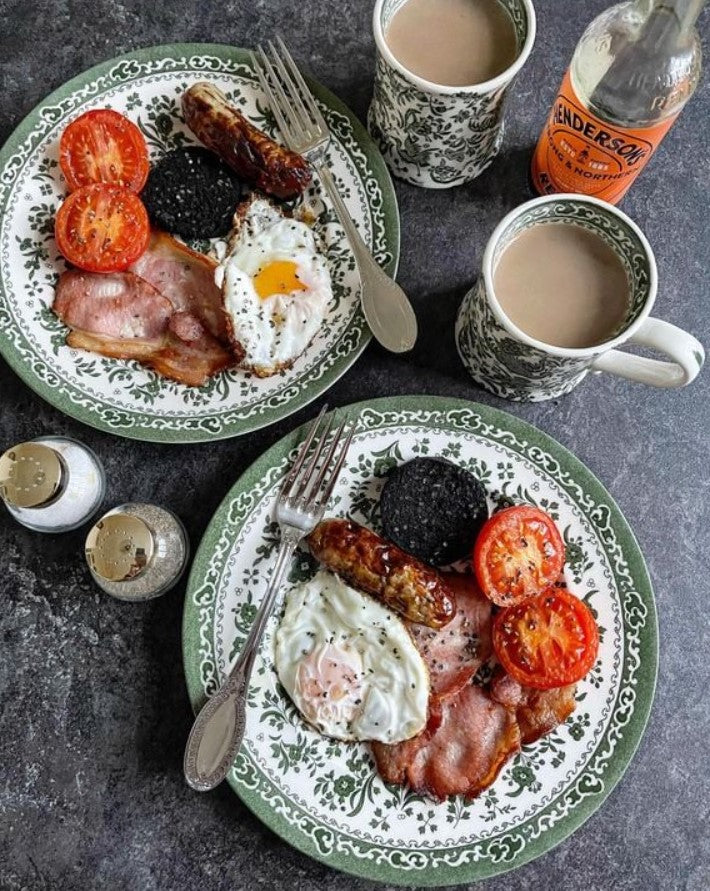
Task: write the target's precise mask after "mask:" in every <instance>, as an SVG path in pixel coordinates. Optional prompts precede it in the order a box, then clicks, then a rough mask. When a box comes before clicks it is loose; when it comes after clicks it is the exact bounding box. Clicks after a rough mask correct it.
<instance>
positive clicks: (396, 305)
mask: <svg viewBox="0 0 710 891" xmlns="http://www.w3.org/2000/svg"><path fill="white" fill-rule="evenodd" d="M276 41H277V43H278V49H277V48H276V46H274V43H273V42H272V41H271V40H270V41H269V44H268V45H269V52H270V55H271V58H269V56H267V54H266V52H265V51H264V48H263V47H261V46H259V47H257V53H258V56H259V58H258V59H257V57H256V55H255V54H254V53H252V54H251V59H252V64H253V65H254V68H255V70H256V73H257V75H258V77H259V81H260V83H261V86H262V88H263V89H264V92H265V93H266V95H267V96H268V97H269V102H270V103H271V108H272V110H273V112H274V116H275V117H276V121H277V123H278V125H279V129H280V130H281V133H282V135H283V137H284V139H285V140H286V143H287V145H288V147H289V148H290V149H291V150H292V151H294V152H298V154H299V155H303V157H304V158H305V159H306V160H307V161H308V162H309V164H310V165H311V166H312V167H313V169H314V170H315V171H316V173H317V174H318V176H319V178H320V180H321V182H322V183H323V185H324V186H325V190H326V192H327V193H328V195H329V196H330V200H331V201H332V202H333V206H334V207H335V211H336V213H337V214H338V219H339V220H340V222H341V224H342V226H343V228H344V229H345V232H346V234H347V237H348V241H349V242H350V247H351V248H352V252H353V254H354V255H355V262H356V263H357V269H358V272H359V274H360V282H361V285H362V287H361V297H360V300H361V303H362V311H363V313H364V314H365V319H366V320H367V324H368V325H369V326H370V330H371V331H372V333H373V334H374V335H375V337H376V338H377V340H378V341H379V342H380V343H381V344H382V346H383V347H385V348H386V349H388V350H391V351H392V352H393V353H403V352H406V351H407V350H411V349H412V347H413V346H414V344H415V342H416V339H417V318H416V316H415V315H414V310H413V309H412V305H411V303H410V302H409V300H408V298H407V295H406V294H405V293H404V291H403V290H402V289H401V288H400V287H399V285H398V284H396V283H395V282H394V281H392V279H391V278H390V277H389V276H388V275H387V273H386V272H385V271H384V270H383V269H382V268H381V267H380V266H379V264H378V263H377V261H376V260H375V258H374V257H373V256H372V254H371V253H370V250H369V248H368V247H367V245H366V244H365V242H364V241H363V240H362V238H361V237H360V233H359V232H358V230H357V227H356V226H355V223H354V222H353V219H352V217H351V216H350V212H349V211H348V209H347V207H346V206H345V202H344V201H343V199H342V197H341V196H340V193H339V191H338V187H337V186H336V184H335V180H334V179H333V174H332V173H331V172H330V167H329V166H328V162H327V160H326V157H327V151H328V145H329V144H330V138H331V137H330V131H329V129H328V125H327V124H326V122H325V120H324V119H323V115H322V114H321V113H320V110H319V108H318V106H317V104H316V101H315V99H314V98H313V95H312V93H311V91H310V90H309V88H308V85H307V84H306V82H305V80H304V79H303V77H302V76H301V72H300V71H299V70H298V67H297V66H296V63H295V62H294V61H293V58H292V57H291V53H289V51H288V50H287V49H286V45H285V44H284V42H283V40H282V39H281V38H280V37H277V38H276Z"/></svg>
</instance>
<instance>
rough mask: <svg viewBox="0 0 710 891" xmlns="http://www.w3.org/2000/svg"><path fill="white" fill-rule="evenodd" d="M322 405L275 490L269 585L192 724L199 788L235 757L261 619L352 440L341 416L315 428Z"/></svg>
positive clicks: (193, 771)
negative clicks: (275, 535) (277, 538)
mask: <svg viewBox="0 0 710 891" xmlns="http://www.w3.org/2000/svg"><path fill="white" fill-rule="evenodd" d="M325 411H326V408H325V407H324V408H323V409H322V411H321V412H320V414H319V415H318V417H317V418H316V419H315V421H314V422H313V423H312V424H311V427H310V429H309V431H308V433H307V435H306V439H305V440H304V442H303V444H302V446H301V448H300V450H299V452H298V455H297V456H296V460H295V462H294V464H293V467H292V468H291V470H290V472H289V473H288V474H287V476H286V479H285V481H284V483H283V485H282V486H281V489H280V491H279V495H278V498H277V500H276V509H275V511H274V519H275V520H276V522H277V523H278V526H279V532H280V534H281V542H280V544H279V551H278V554H277V557H276V563H275V564H274V568H273V571H272V575H271V580H270V582H269V587H268V588H267V590H266V593H265V594H264V598H263V600H262V602H261V605H260V606H259V610H258V612H257V614H256V617H255V619H254V623H253V625H252V627H251V630H250V632H249V636H248V637H247V640H246V642H245V644H244V646H243V647H242V650H241V652H240V653H239V656H238V657H237V661H236V662H235V664H234V666H233V668H232V669H231V671H230V672H229V675H228V677H227V680H226V681H225V682H224V683H223V684H222V686H221V687H220V688H219V690H218V691H217V692H216V693H215V694H214V695H213V696H212V698H211V699H208V700H207V702H206V703H205V705H204V706H203V707H202V710H201V712H200V713H199V715H198V716H197V718H196V719H195V723H194V724H193V725H192V730H191V731H190V736H189V738H188V740H187V746H186V747H185V759H184V763H183V769H184V773H185V779H186V780H187V782H188V785H190V786H192V788H193V789H196V790H197V791H198V792H206V791H208V790H209V789H214V787H215V786H217V785H218V784H219V783H221V782H222V780H223V779H224V778H225V777H226V776H227V774H228V773H229V770H230V768H231V766H232V763H233V762H234V758H235V757H236V754H237V751H238V750H239V746H240V745H241V742H242V739H243V738H244V730H245V727H246V708H247V693H248V691H249V681H250V678H251V673H252V669H253V667H254V661H255V659H256V654H257V652H258V649H259V644H260V643H261V638H262V636H263V634H264V629H265V628H266V623H267V621H268V619H269V616H270V615H271V613H272V611H273V608H274V604H275V603H276V598H277V595H278V593H279V591H280V590H281V587H282V584H283V580H284V577H285V575H286V570H287V569H288V566H289V562H290V560H291V557H292V556H293V553H294V551H295V550H296V547H297V545H298V543H299V541H301V539H302V538H303V537H304V536H306V535H308V533H309V532H311V531H312V530H313V529H315V527H316V526H317V525H318V523H319V522H320V521H321V520H322V519H323V514H324V513H325V509H326V506H327V504H328V499H329V498H330V495H331V493H332V491H333V487H334V486H335V483H336V482H337V479H338V475H339V474H340V471H341V469H342V467H343V463H344V461H345V456H346V455H347V451H348V448H349V446H350V442H351V441H352V438H353V433H354V432H355V424H354V423H352V424H351V425H350V427H349V429H346V427H347V421H346V420H343V421H342V422H341V423H340V425H339V426H338V428H337V429H336V430H335V432H333V427H334V426H335V425H334V418H333V417H330V418H329V419H328V420H327V421H326V423H325V424H324V427H323V430H322V431H319V428H320V425H321V421H322V420H323V416H324V414H325ZM311 446H312V449H311Z"/></svg>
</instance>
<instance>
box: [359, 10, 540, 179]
mask: <svg viewBox="0 0 710 891" xmlns="http://www.w3.org/2000/svg"><path fill="white" fill-rule="evenodd" d="M373 31H374V36H375V43H376V45H377V63H376V68H375V86H374V93H373V97H372V103H371V104H370V108H369V111H368V115H367V125H368V129H369V131H370V133H371V134H372V136H373V138H374V139H375V142H377V144H378V145H379V147H380V150H381V151H382V154H383V155H384V158H385V161H386V162H387V166H388V167H389V168H390V170H391V171H392V173H394V175H395V176H398V177H400V179H404V180H406V181H407V182H410V183H413V184H414V185H418V186H424V187H425V188H430V189H445V188H450V187H451V186H456V185H460V184H461V183H466V182H470V181H471V180H472V179H475V178H476V177H477V176H478V175H479V174H480V173H482V172H483V171H484V170H485V169H486V167H488V165H489V164H490V163H491V161H492V160H493V159H494V158H495V156H496V155H497V154H498V152H499V150H500V147H501V143H502V140H503V110H504V105H505V99H506V96H507V94H508V92H509V89H510V87H511V85H512V83H513V81H514V80H515V77H516V75H517V74H518V72H519V71H520V69H521V68H522V66H523V65H524V64H525V62H526V61H527V59H528V57H529V55H530V51H531V50H532V47H533V43H534V41H535V10H534V9H533V5H532V0H376V2H375V10H374V14H373Z"/></svg>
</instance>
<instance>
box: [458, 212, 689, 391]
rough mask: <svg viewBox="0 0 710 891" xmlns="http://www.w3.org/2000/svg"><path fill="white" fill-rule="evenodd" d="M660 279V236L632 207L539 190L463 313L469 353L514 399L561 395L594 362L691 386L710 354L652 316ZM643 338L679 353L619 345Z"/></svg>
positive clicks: (504, 237) (491, 255)
mask: <svg viewBox="0 0 710 891" xmlns="http://www.w3.org/2000/svg"><path fill="white" fill-rule="evenodd" d="M657 280H658V276H657V272H656V263H655V259H654V256H653V251H652V250H651V246H650V245H649V243H648V241H647V239H646V237H645V236H644V234H643V232H641V230H640V229H639V227H638V226H637V225H636V224H635V223H634V222H633V220H630V219H629V217H627V216H626V214H624V213H622V212H621V211H620V210H617V209H616V208H615V207H613V206H612V205H610V204H607V203H606V202H604V201H599V200H598V199H596V198H592V197H591V196H587V195H550V196H545V197H542V198H536V199H534V200H533V201H528V202H527V203H526V204H522V205H521V206H520V207H516V208H515V210H512V211H511V212H510V213H509V214H508V215H507V216H506V217H504V218H503V220H501V222H500V223H499V224H498V226H497V227H496V229H495V231H494V232H493V234H492V236H491V238H490V240H489V242H488V244H487V245H486V249H485V251H484V253H483V269H482V272H481V275H480V276H479V278H478V281H477V282H476V284H475V285H474V287H473V288H471V290H470V291H469V292H468V293H467V294H466V296H465V297H464V299H463V302H462V304H461V308H460V310H459V314H458V318H457V321H456V345H457V347H458V350H459V354H460V356H461V359H462V360H463V363H464V365H465V366H466V368H467V369H468V371H469V373H470V375H471V377H473V379H474V380H475V381H476V382H477V383H478V384H480V385H481V386H482V387H484V388H485V389H487V390H489V391H490V392H492V393H495V394H496V395H497V396H502V397H503V398H504V399H516V400H521V401H526V402H537V401H539V400H543V399H554V398H556V397H557V396H561V395H562V394H564V393H569V391H570V390H572V389H574V387H576V386H577V384H579V383H580V381H582V380H583V378H584V377H585V376H586V375H587V373H588V372H589V371H606V372H608V373H610V374H615V375H618V376H620V377H625V378H629V379H630V380H635V381H642V382H644V383H647V384H651V385H653V386H656V387H683V386H685V385H686V384H688V383H690V381H692V380H693V379H694V378H695V377H696V375H697V374H698V372H699V371H700V369H701V367H702V365H703V361H704V359H705V352H704V350H703V347H702V345H701V344H700V343H699V341H698V340H696V338H695V337H693V335H692V334H688V332H687V331H683V330H682V329H680V328H677V327H676V326H675V325H671V324H669V323H668V322H665V321H662V320H661V319H656V318H653V317H652V316H651V309H652V308H653V304H654V302H655V299H656V292H657ZM631 343H633V344H640V345H641V346H645V347H648V348H650V349H651V350H654V351H655V352H657V353H661V354H664V355H665V356H667V357H668V359H669V360H670V361H661V360H659V359H651V358H647V357H646V356H638V355H635V354H633V353H628V352H625V351H623V350H621V349H619V347H622V346H624V345H626V344H631Z"/></svg>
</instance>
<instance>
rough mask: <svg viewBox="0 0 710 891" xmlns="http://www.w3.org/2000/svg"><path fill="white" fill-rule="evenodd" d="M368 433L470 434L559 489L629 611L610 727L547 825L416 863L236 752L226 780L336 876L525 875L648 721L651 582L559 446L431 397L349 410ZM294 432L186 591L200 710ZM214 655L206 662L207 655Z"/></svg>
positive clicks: (242, 492)
mask: <svg viewBox="0 0 710 891" xmlns="http://www.w3.org/2000/svg"><path fill="white" fill-rule="evenodd" d="M356 410H359V412H360V425H361V427H362V428H364V429H375V428H378V427H387V426H400V427H401V426H414V427H417V428H424V429H426V428H427V427H428V426H429V427H439V428H444V429H449V430H457V431H461V430H465V431H469V432H471V433H472V434H475V435H476V436H479V437H480V436H482V437H485V438H487V439H490V440H491V441H498V442H500V443H504V444H505V445H506V446H507V447H508V448H512V449H514V450H515V451H518V452H519V453H520V454H521V455H524V456H525V457H526V458H527V459H529V460H531V461H534V462H535V463H536V464H537V466H538V467H540V468H541V469H542V470H544V472H545V473H547V474H549V475H550V477H551V478H553V479H554V480H555V482H556V484H557V485H559V486H561V487H562V488H563V489H564V490H565V491H566V492H567V493H569V494H570V496H571V497H572V498H573V500H574V501H575V502H576V503H577V504H578V506H579V507H580V509H582V510H583V511H584V512H585V515H586V516H587V518H588V519H589V520H590V521H591V523H592V524H593V525H594V527H595V530H596V532H597V534H598V535H599V536H600V538H601V540H602V541H604V543H605V547H606V552H607V556H608V558H609V559H610V561H611V563H612V565H613V571H614V575H615V579H616V583H617V586H618V591H619V595H620V599H621V603H622V607H623V614H624V628H625V648H624V653H623V674H622V680H621V687H620V692H619V695H618V697H617V701H616V704H615V709H614V713H613V715H612V720H611V723H610V725H609V727H608V729H607V731H606V733H605V735H604V737H603V738H602V741H601V743H600V745H599V746H598V748H597V750H596V752H595V753H594V755H593V756H592V758H591V759H590V762H589V764H588V765H587V768H586V770H585V771H584V772H583V773H582V774H581V775H580V777H579V778H578V779H577V781H576V782H575V783H573V784H572V786H570V787H569V788H568V789H567V790H566V791H565V792H564V793H563V794H562V795H561V796H559V797H558V799H557V800H556V801H555V802H553V803H552V804H551V805H550V806H549V807H547V808H546V809H545V810H544V811H543V813H542V814H538V815H537V816H536V817H534V818H532V819H530V820H527V821H526V822H525V823H524V824H522V825H520V826H517V827H515V828H514V829H513V830H510V831H506V832H503V833H501V834H500V835H498V836H497V837H495V838H492V839H489V840H487V841H486V842H484V843H481V844H478V845H469V846H465V847H464V848H450V849H441V850H428V851H426V852H417V851H412V850H406V851H405V850H402V849H397V848H391V847H388V846H387V845H386V844H383V845H380V846H377V845H370V844H363V843H362V842H361V841H359V840H357V839H354V838H352V837H351V836H347V835H345V834H344V833H338V832H334V831H333V830H332V829H330V828H329V827H328V826H326V825H324V824H322V823H319V822H318V821H316V820H313V818H312V817H311V816H309V815H308V814H307V813H306V812H305V810H304V809H303V808H301V807H299V806H298V805H297V804H295V803H294V802H293V801H287V800H286V799H285V798H284V796H283V795H282V794H281V792H280V790H278V789H277V788H276V787H275V786H274V785H273V784H272V783H271V782H270V781H269V780H268V779H267V778H266V777H265V776H264V775H263V773H262V772H261V771H260V770H259V768H258V766H257V765H256V764H255V763H254V762H253V760H252V759H251V758H250V757H249V756H247V755H245V753H244V752H242V753H240V755H239V757H238V758H237V760H236V762H235V767H234V769H233V771H232V774H231V775H230V778H229V781H230V783H231V785H232V786H233V787H234V788H235V790H236V791H237V792H238V794H239V795H240V797H242V799H243V800H244V801H245V802H246V803H247V804H248V805H249V807H250V808H251V809H252V810H254V812H255V813H256V814H257V815H258V816H260V817H261V819H263V820H264V822H266V823H267V825H269V826H270V827H271V828H272V829H274V830H275V831H276V832H278V833H279V834H280V835H281V836H282V837H284V838H285V839H286V840H287V841H289V842H291V843H292V844H294V845H295V846H296V847H298V848H300V849H301V850H304V851H305V852H306V853H308V854H310V855H311V856H314V857H316V858H317V859H320V860H323V861H324V862H326V863H328V864H330V865H331V866H334V867H336V868H339V869H343V870H345V871H347V872H352V873H355V874H357V875H361V876H367V877H369V878H375V879H379V880H382V881H389V882H394V883H396V884H412V883H415V882H416V883H419V884H428V885H436V884H446V883H452V882H462V881H471V880H475V879H478V878H482V877H484V876H488V875H493V874H496V873H499V872H502V871H505V870H507V869H511V868H513V867H515V866H519V865H521V864H522V863H524V862H526V861H527V860H530V859H532V858H533V857H536V856H539V855H540V854H541V853H544V852H545V851H546V850H548V849H549V848H551V847H552V846H554V845H555V844H557V843H559V842H560V841H562V840H563V839H564V838H565V837H566V836H567V835H568V834H569V833H570V832H572V831H573V830H574V829H575V828H576V827H577V826H578V825H580V824H581V823H582V822H583V821H584V820H585V819H586V818H587V817H588V816H590V814H591V813H592V812H593V811H594V810H596V808H597V807H598V806H599V805H600V804H601V802H602V801H603V799H604V798H605V797H606V795H608V794H609V792H610V791H611V788H613V786H614V785H615V783H616V782H617V781H618V779H619V778H620V776H621V775H622V773H623V771H624V770H625V768H626V766H627V764H628V762H629V760H630V758H631V756H632V755H633V752H634V751H635V748H636V746H637V745H638V742H639V740H640V738H641V735H642V733H643V729H644V726H645V723H646V720H647V717H648V712H649V711H650V706H651V702H652V699H653V691H654V686H655V676H656V670H657V658H658V657H657V630H656V616H655V605H654V600H653V594H652V591H651V586H650V581H649V579H648V575H647V572H646V569H645V566H644V563H643V558H642V557H641V554H640V552H639V550H638V545H637V544H636V542H635V539H634V537H633V533H632V532H631V530H630V529H629V527H628V525H627V524H626V522H625V520H624V519H623V517H622V515H621V513H620V512H619V510H618V508H617V507H616V506H615V505H614V503H613V501H612V500H611V498H610V497H609V495H608V493H607V492H606V491H605V490H604V489H603V487H602V486H601V484H600V483H599V482H598V481H597V480H596V479H595V478H594V477H593V476H592V474H591V473H590V472H589V471H588V470H587V469H586V468H584V467H583V465H581V464H580V462H578V461H577V459H575V458H574V457H573V456H572V455H571V454H570V453H568V452H567V451H566V450H565V449H564V448H563V447H562V446H560V445H559V444H558V443H555V442H554V441H553V440H551V439H550V438H549V437H547V436H545V435H544V434H542V433H540V432H539V431H537V430H535V429H534V428H532V427H530V426H528V425H527V424H524V423H523V422H520V421H517V420H515V419H514V418H511V417H510V416H508V415H505V414H504V413H502V412H498V411H495V410H493V409H490V408H485V407H483V406H474V405H472V404H470V403H466V402H463V401H459V400H450V399H439V398H436V397H405V398H394V399H381V400H375V401H374V402H371V403H368V404H365V403H361V404H359V405H356V406H352V407H351V411H353V412H354V411H356ZM298 437H299V431H296V432H295V433H294V434H292V435H291V436H289V437H286V438H285V439H284V440H282V441H281V442H280V443H277V445H275V446H274V447H273V448H272V449H271V450H270V451H269V452H267V453H266V454H265V455H264V456H263V457H262V458H261V459H260V460H259V461H257V462H256V463H255V464H254V465H252V467H251V468H250V469H249V470H248V471H247V472H246V473H245V474H244V476H243V477H242V478H241V479H240V480H239V481H238V482H237V484H236V485H235V486H234V487H233V489H232V491H231V492H230V494H229V495H228V496H227V497H226V498H225V500H224V502H223V503H222V505H221V507H220V508H219V510H218V511H217V513H216V514H215V517H214V519H213V521H212V523H211V524H210V527H209V528H208V530H207V533H206V534H205V538H204V540H203V543H202V545H201V547H200V550H199V551H198V554H197V556H196V559H195V564H194V566H193V571H192V574H191V577H190V582H189V585H188V592H187V595H186V602H185V615H184V623H183V650H184V659H185V669H186V676H187V682H188V690H189V693H190V698H191V701H192V703H193V707H195V708H198V707H199V705H200V704H201V703H202V702H203V701H204V698H205V696H206V695H207V693H208V692H209V691H210V688H211V686H212V685H213V684H214V679H215V671H216V669H215V664H214V655H213V641H212V636H211V627H212V624H211V623H212V620H213V618H214V602H215V598H216V593H217V587H218V583H219V578H220V575H221V568H220V567H221V566H223V563H224V560H225V559H226V556H227V554H228V551H229V547H230V542H231V541H232V540H233V537H234V528H235V526H237V527H238V525H239V524H240V523H241V522H243V520H244V519H245V518H246V517H247V516H248V515H249V513H250V511H251V509H252V507H253V506H254V505H255V504H256V503H257V502H258V500H259V498H260V497H261V496H260V493H261V492H263V491H264V489H265V487H268V486H269V485H271V484H272V483H273V482H274V480H275V479H276V478H277V477H278V474H279V472H280V471H279V468H278V465H279V464H281V463H282V462H283V461H284V460H285V458H286V456H287V455H288V453H289V451H290V450H291V449H292V448H293V446H294V445H295V443H296V442H297V441H298ZM205 653H207V654H210V653H211V654H212V659H211V660H210V657H209V655H208V656H207V658H203V655H201V654H205Z"/></svg>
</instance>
